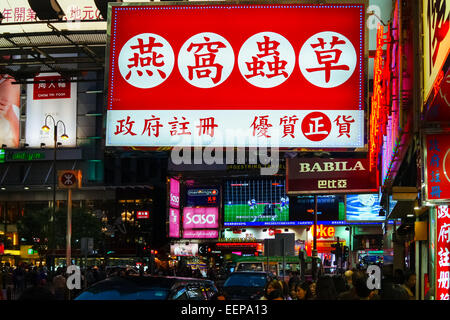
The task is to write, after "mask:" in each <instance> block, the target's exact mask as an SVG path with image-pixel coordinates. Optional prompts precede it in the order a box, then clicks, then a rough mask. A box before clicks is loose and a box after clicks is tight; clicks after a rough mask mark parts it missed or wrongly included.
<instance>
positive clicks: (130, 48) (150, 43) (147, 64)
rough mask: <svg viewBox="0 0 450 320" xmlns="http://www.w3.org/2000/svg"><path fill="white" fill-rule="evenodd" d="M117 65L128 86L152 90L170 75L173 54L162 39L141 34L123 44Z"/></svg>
mask: <svg viewBox="0 0 450 320" xmlns="http://www.w3.org/2000/svg"><path fill="white" fill-rule="evenodd" d="M118 64H119V70H120V74H121V75H122V77H123V78H124V79H125V81H127V82H128V83H129V84H131V85H132V86H134V87H137V88H142V89H148V88H154V87H156V86H158V85H160V84H161V83H163V82H164V81H165V80H166V79H167V78H168V77H169V76H170V74H171V73H172V70H173V66H174V65H175V54H174V53H173V49H172V47H171V46H170V44H169V42H167V40H166V39H164V38H163V37H161V36H159V35H157V34H154V33H142V34H139V35H137V36H134V37H133V38H131V39H130V40H128V41H127V42H126V43H125V44H124V46H123V47H122V49H121V50H120V53H119V59H118Z"/></svg>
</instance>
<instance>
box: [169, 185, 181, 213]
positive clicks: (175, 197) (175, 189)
mask: <svg viewBox="0 0 450 320" xmlns="http://www.w3.org/2000/svg"><path fill="white" fill-rule="evenodd" d="M169 204H170V206H171V207H172V208H179V207H180V181H179V180H178V179H174V178H170V192H169Z"/></svg>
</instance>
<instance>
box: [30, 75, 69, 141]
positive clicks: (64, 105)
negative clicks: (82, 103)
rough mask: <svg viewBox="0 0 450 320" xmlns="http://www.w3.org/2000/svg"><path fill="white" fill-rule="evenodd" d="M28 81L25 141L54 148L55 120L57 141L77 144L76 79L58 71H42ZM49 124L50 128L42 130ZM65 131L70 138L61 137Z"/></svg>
mask: <svg viewBox="0 0 450 320" xmlns="http://www.w3.org/2000/svg"><path fill="white" fill-rule="evenodd" d="M33 80H34V81H35V83H30V84H28V85H27V113H26V115H27V121H26V127H25V129H26V130H25V137H26V143H27V144H28V145H29V146H30V147H31V148H40V147H41V143H45V145H46V147H49V148H53V146H54V141H53V139H54V137H53V134H54V132H53V130H54V126H55V123H53V121H52V120H50V118H47V121H46V117H47V115H51V116H52V117H53V118H54V119H55V121H56V122H58V121H62V122H63V124H61V123H59V124H58V126H57V129H58V132H57V137H58V142H61V143H62V147H76V142H77V83H76V82H68V81H67V80H65V79H64V78H63V77H61V76H60V75H59V74H57V73H48V74H40V75H39V76H37V77H35V78H34V79H33ZM44 125H47V126H48V127H49V128H50V130H49V131H44V130H42V126H44ZM63 134H66V135H67V136H68V139H66V140H63V141H62V140H61V138H60V137H61V136H62V135H63Z"/></svg>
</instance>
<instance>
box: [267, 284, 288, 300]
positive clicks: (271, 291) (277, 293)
mask: <svg viewBox="0 0 450 320" xmlns="http://www.w3.org/2000/svg"><path fill="white" fill-rule="evenodd" d="M264 296H265V297H266V299H267V300H275V299H277V300H280V299H283V285H282V283H281V281H280V280H276V279H273V280H271V281H269V282H268V283H267V284H266V288H265V289H264Z"/></svg>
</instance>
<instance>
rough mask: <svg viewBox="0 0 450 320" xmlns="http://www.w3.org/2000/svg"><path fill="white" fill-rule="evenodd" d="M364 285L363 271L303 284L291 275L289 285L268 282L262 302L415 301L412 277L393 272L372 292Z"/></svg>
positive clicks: (414, 280) (278, 280) (297, 277)
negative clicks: (393, 273)
mask: <svg viewBox="0 0 450 320" xmlns="http://www.w3.org/2000/svg"><path fill="white" fill-rule="evenodd" d="M367 283H368V275H367V273H366V271H364V270H358V269H352V270H347V271H346V272H345V273H344V274H342V275H340V274H336V275H321V276H319V277H318V279H317V280H316V281H305V280H302V279H301V277H300V276H299V274H298V273H295V272H293V273H291V274H290V276H289V281H283V280H280V279H277V278H273V279H271V280H270V281H268V282H267V284H266V287H265V289H264V296H263V297H262V298H261V300H416V298H415V286H416V279H415V273H412V272H409V271H407V272H403V271H402V270H396V273H395V275H390V274H385V275H384V276H383V279H382V280H381V288H380V289H372V290H371V289H369V286H368V285H367ZM225 299H226V297H225Z"/></svg>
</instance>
